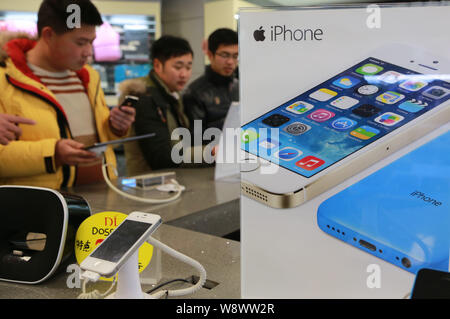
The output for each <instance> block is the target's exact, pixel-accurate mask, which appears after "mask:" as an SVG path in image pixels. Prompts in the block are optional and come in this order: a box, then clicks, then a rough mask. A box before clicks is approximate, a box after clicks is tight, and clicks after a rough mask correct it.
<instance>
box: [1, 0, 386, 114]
mask: <svg viewBox="0 0 450 319" xmlns="http://www.w3.org/2000/svg"><path fill="white" fill-rule="evenodd" d="M93 2H94V3H95V5H96V6H97V7H98V9H99V10H100V12H101V13H102V15H103V17H104V21H105V24H104V25H103V26H101V27H100V29H99V30H98V34H97V39H96V41H95V43H94V53H95V58H94V61H93V65H94V67H95V68H96V69H97V70H98V71H99V72H100V74H101V78H102V87H103V90H104V92H105V94H106V97H107V103H108V105H110V106H115V105H116V104H117V96H118V90H117V87H118V84H119V83H120V82H121V81H123V80H125V79H128V78H134V77H139V76H144V75H146V74H148V72H149V70H150V68H151V64H150V63H149V62H150V61H149V49H150V47H151V45H152V42H153V41H154V40H155V39H157V38H158V37H159V36H161V35H164V34H171V35H176V36H181V37H184V38H186V39H187V40H188V41H189V42H190V43H191V46H192V48H193V50H194V56H195V58H194V65H193V74H192V78H191V81H193V80H195V79H196V78H197V77H199V76H200V75H201V74H202V73H203V71H204V67H205V65H206V64H207V63H208V61H207V59H206V57H205V54H204V51H203V50H204V40H205V39H206V38H207V37H208V35H209V34H210V33H211V32H212V31H214V30H215V29H217V28H220V27H228V28H231V29H234V30H237V26H238V19H239V15H238V12H239V9H240V8H246V7H267V6H269V7H274V6H276V7H279V6H311V5H332V4H341V3H372V2H373V1H351V0H347V1H346V0H340V1H337V0H336V1H334V0H331V1H330V0H328V1H326V0H323V1H320V0H319V1H313V0H309V1H306V0H303V1H302V0H249V1H241V0H133V1H123V0H122V1H121V0H93ZM378 2H380V1H378ZM381 2H386V1H381ZM40 3H41V0H15V1H0V31H5V30H11V31H25V32H28V33H29V34H30V35H31V36H36V20H37V17H36V12H37V10H38V8H39V5H40Z"/></svg>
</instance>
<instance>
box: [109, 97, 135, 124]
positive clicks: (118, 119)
mask: <svg viewBox="0 0 450 319" xmlns="http://www.w3.org/2000/svg"><path fill="white" fill-rule="evenodd" d="M138 101H139V98H137V97H135V96H126V97H125V101H124V102H123V103H122V105H120V106H119V107H116V108H113V109H112V110H111V114H110V123H111V126H112V127H113V128H114V129H115V130H117V131H119V132H126V131H127V130H128V129H129V128H130V126H131V124H133V122H134V119H135V115H136V109H135V106H136V103H137V102H138Z"/></svg>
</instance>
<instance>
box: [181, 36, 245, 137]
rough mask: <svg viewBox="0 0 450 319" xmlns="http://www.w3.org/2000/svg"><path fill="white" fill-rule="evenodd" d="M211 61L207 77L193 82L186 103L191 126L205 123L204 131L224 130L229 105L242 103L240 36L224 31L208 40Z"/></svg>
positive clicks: (207, 67) (187, 92)
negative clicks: (240, 99) (199, 121)
mask: <svg viewBox="0 0 450 319" xmlns="http://www.w3.org/2000/svg"><path fill="white" fill-rule="evenodd" d="M207 55H208V59H209V61H210V65H208V66H206V69H205V73H204V74H203V75H202V76H201V77H199V78H198V79H196V80H195V81H194V82H192V83H191V84H190V85H189V87H188V89H187V90H186V92H185V94H184V95H183V102H184V105H185V109H186V114H187V115H188V117H189V120H190V122H191V125H193V122H194V121H195V120H201V121H202V127H203V130H206V129H207V128H210V127H214V128H218V129H222V127H223V123H224V121H225V117H226V115H227V112H228V109H229V108H230V105H231V103H232V102H234V101H238V100H239V85H238V81H237V79H236V77H235V76H234V75H235V71H236V68H237V65H238V35H237V33H236V32H235V31H233V30H230V29H226V28H221V29H217V30H216V31H214V32H213V33H211V35H210V36H209V37H208V51H207Z"/></svg>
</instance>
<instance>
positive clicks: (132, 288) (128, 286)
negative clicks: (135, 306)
mask: <svg viewBox="0 0 450 319" xmlns="http://www.w3.org/2000/svg"><path fill="white" fill-rule="evenodd" d="M138 256H139V250H136V252H135V253H134V254H133V255H132V256H131V257H130V258H129V259H128V260H127V262H126V263H125V264H124V265H123V266H122V268H120V270H119V272H118V273H117V289H116V292H114V293H112V294H110V295H109V296H107V297H106V299H153V297H152V296H150V295H149V294H146V293H144V292H143V291H142V288H141V283H140V280H139V267H138V266H139V265H138V263H139V261H138Z"/></svg>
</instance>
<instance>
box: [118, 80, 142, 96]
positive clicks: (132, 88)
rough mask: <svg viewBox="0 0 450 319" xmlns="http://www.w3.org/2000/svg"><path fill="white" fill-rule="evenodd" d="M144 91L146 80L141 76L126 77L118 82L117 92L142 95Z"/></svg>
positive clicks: (123, 94)
mask: <svg viewBox="0 0 450 319" xmlns="http://www.w3.org/2000/svg"><path fill="white" fill-rule="evenodd" d="M145 91H146V81H145V80H144V79H143V78H136V79H128V80H125V81H122V82H120V84H119V92H120V93H121V95H122V96H125V95H142V94H144V93H145Z"/></svg>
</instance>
